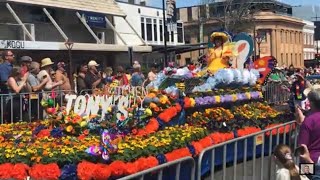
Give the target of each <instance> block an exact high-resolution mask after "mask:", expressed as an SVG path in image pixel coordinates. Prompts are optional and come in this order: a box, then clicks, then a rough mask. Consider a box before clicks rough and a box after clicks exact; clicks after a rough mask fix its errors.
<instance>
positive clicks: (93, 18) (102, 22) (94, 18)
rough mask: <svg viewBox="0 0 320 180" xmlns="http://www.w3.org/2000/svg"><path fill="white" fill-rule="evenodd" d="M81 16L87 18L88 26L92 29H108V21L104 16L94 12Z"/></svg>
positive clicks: (83, 13) (84, 13)
mask: <svg viewBox="0 0 320 180" xmlns="http://www.w3.org/2000/svg"><path fill="white" fill-rule="evenodd" d="M81 16H82V17H84V18H85V20H86V22H87V24H88V25H89V26H90V27H96V28H106V27H107V26H106V23H107V22H106V19H105V15H104V14H99V13H92V12H82V13H81Z"/></svg>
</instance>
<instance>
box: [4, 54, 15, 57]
mask: <svg viewBox="0 0 320 180" xmlns="http://www.w3.org/2000/svg"><path fill="white" fill-rule="evenodd" d="M6 56H11V57H14V54H7V55H6Z"/></svg>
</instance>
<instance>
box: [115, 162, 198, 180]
mask: <svg viewBox="0 0 320 180" xmlns="http://www.w3.org/2000/svg"><path fill="white" fill-rule="evenodd" d="M182 163H189V164H188V166H191V171H190V172H186V171H182V173H183V174H185V175H186V174H188V175H189V176H187V177H190V179H191V180H194V177H195V176H194V174H195V161H194V159H193V158H192V157H184V158H181V159H178V160H175V161H172V162H168V163H165V164H161V165H159V166H156V167H154V168H150V169H147V170H144V171H141V172H138V173H136V174H132V175H129V176H126V177H123V178H120V179H119V180H129V179H139V180H143V179H144V178H145V176H146V175H148V174H151V173H156V174H157V179H158V180H161V179H163V171H164V170H165V169H167V168H171V167H172V166H175V180H179V179H180V170H181V164H182Z"/></svg>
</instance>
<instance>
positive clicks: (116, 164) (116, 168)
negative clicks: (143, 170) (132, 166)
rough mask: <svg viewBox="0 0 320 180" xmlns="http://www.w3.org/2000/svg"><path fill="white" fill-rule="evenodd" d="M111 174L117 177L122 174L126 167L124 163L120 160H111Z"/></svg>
mask: <svg viewBox="0 0 320 180" xmlns="http://www.w3.org/2000/svg"><path fill="white" fill-rule="evenodd" d="M109 168H110V170H111V175H112V176H113V177H119V176H122V175H123V174H124V172H125V169H126V164H125V163H124V162H122V161H113V162H112V163H111V164H110V166H109Z"/></svg>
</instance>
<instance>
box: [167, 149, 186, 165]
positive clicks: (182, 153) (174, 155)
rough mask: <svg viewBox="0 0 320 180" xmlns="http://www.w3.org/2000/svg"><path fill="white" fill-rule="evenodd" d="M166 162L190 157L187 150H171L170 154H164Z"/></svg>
mask: <svg viewBox="0 0 320 180" xmlns="http://www.w3.org/2000/svg"><path fill="white" fill-rule="evenodd" d="M165 156H166V159H167V161H168V162H170V161H174V160H177V159H180V158H183V157H187V156H192V154H191V153H190V151H189V149H188V148H181V149H176V150H173V151H172V152H170V153H167V154H165Z"/></svg>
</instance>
